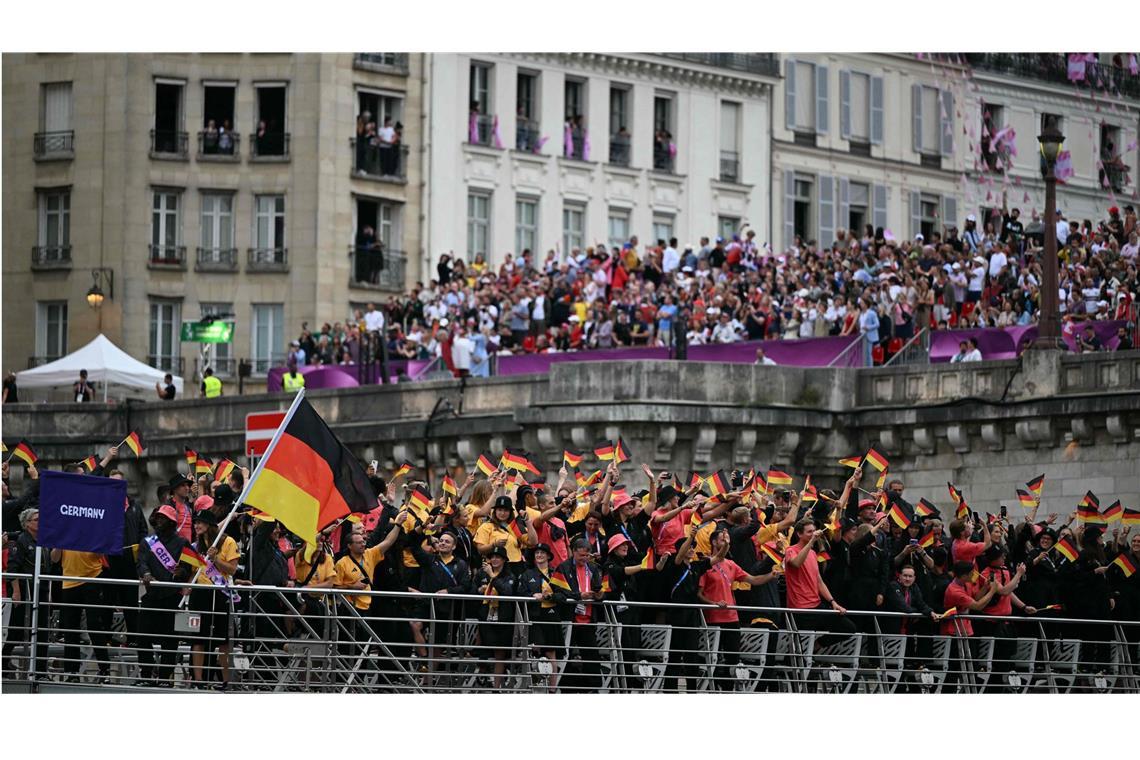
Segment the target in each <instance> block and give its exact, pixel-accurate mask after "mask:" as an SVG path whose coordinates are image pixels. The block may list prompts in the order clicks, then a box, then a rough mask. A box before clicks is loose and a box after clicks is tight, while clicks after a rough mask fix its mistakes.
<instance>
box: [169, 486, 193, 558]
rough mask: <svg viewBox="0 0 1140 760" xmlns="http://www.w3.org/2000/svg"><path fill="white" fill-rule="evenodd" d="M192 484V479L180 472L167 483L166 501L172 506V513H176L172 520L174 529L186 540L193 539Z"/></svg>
mask: <svg viewBox="0 0 1140 760" xmlns="http://www.w3.org/2000/svg"><path fill="white" fill-rule="evenodd" d="M192 485H194V481H192V480H190V478H188V477H186V476H185V475H182V474H181V473H179V474H177V475H175V476H174V477H172V478H171V479H170V482H169V484H168V486H169V488H170V495H169V497H168V499H167V502H166V503H167V504H169V505H170V506H172V507H174V513H175V515H177V518H176V519H175V521H174V525H175V527H174V529H175V531H176V532H177V533H178V535H179V536H180V537H181V538H183V539H185V540H186V541H187V542H189V541H191V540H193V530H194V510H193V508H192V507H191V506H190V486H192Z"/></svg>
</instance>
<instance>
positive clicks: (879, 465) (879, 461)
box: [863, 446, 889, 472]
mask: <svg viewBox="0 0 1140 760" xmlns="http://www.w3.org/2000/svg"><path fill="white" fill-rule="evenodd" d="M863 460H864V461H865V462H867V463H868V464H869V465H871V466H872V467H874V468H875V469H876V470H878V471H879V472H882V471H883V470H885V469H887V466H888V464H889V463H888V462H887V458H886V457H885V456H883V455H882V454H880V453H879V452H877V451H875V447H874V446H872V447H871V448H870V449H869V450H868V451H867V455H866V456H865V457H863Z"/></svg>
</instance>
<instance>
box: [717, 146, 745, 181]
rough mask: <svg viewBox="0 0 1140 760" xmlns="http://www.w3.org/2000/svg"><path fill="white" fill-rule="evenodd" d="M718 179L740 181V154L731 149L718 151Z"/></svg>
mask: <svg viewBox="0 0 1140 760" xmlns="http://www.w3.org/2000/svg"><path fill="white" fill-rule="evenodd" d="M720 181H721V182H740V154H739V153H737V152H735V151H731V150H722V151H721V152H720Z"/></svg>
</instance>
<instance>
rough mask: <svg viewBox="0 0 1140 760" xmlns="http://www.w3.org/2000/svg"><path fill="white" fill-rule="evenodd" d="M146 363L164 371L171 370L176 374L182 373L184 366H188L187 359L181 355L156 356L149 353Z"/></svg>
mask: <svg viewBox="0 0 1140 760" xmlns="http://www.w3.org/2000/svg"><path fill="white" fill-rule="evenodd" d="M146 363H147V364H149V365H150V366H152V367H154V368H155V369H160V370H162V371H163V372H171V373H173V374H175V375H181V374H182V369H183V367H185V366H186V360H185V359H184V358H183V357H181V356H156V355H154V354H148V355H147V357H146Z"/></svg>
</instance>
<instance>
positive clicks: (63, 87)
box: [40, 82, 72, 134]
mask: <svg viewBox="0 0 1140 760" xmlns="http://www.w3.org/2000/svg"><path fill="white" fill-rule="evenodd" d="M71 129H72V126H71V82H51V83H49V84H43V85H40V131H41V132H48V133H52V134H58V133H60V132H70V131H71Z"/></svg>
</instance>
